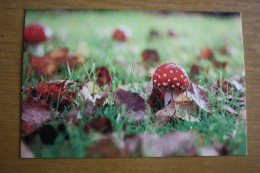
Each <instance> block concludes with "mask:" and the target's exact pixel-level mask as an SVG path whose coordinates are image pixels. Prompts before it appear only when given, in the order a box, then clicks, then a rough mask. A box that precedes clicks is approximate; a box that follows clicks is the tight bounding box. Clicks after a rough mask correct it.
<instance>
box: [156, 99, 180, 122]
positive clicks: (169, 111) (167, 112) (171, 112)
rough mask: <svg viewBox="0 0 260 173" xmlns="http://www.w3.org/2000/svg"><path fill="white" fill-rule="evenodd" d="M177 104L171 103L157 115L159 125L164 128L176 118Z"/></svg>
mask: <svg viewBox="0 0 260 173" xmlns="http://www.w3.org/2000/svg"><path fill="white" fill-rule="evenodd" d="M175 113H176V110H175V104H174V102H171V103H170V104H169V105H167V106H165V107H164V108H163V109H161V110H159V111H157V112H156V113H155V117H156V121H157V123H158V125H160V126H163V125H165V124H167V123H168V122H169V121H170V119H172V118H174V117H175Z"/></svg>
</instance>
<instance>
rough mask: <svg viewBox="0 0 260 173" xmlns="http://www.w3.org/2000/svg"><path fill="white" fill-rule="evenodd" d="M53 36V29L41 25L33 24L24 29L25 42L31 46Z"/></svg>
mask: <svg viewBox="0 0 260 173" xmlns="http://www.w3.org/2000/svg"><path fill="white" fill-rule="evenodd" d="M51 35H52V31H51V29H50V28H49V27H47V26H45V25H42V24H39V23H31V24H29V25H27V26H26V27H25V29H24V40H25V41H26V42H27V43H31V44H37V43H40V42H43V41H46V40H48V39H49V38H50V37H51Z"/></svg>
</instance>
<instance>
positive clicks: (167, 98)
mask: <svg viewBox="0 0 260 173" xmlns="http://www.w3.org/2000/svg"><path fill="white" fill-rule="evenodd" d="M177 96H178V94H177V93H176V92H168V91H167V92H165V94H164V105H165V106H167V105H168V104H170V103H171V102H172V100H175V99H176V98H177Z"/></svg>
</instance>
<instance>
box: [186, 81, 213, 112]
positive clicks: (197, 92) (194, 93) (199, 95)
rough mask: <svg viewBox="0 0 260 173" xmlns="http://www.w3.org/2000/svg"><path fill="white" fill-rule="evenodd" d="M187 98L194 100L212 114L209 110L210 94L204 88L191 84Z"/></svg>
mask: <svg viewBox="0 0 260 173" xmlns="http://www.w3.org/2000/svg"><path fill="white" fill-rule="evenodd" d="M187 96H188V97H189V98H190V99H191V100H194V101H195V103H196V104H197V105H198V106H199V107H200V108H201V109H203V110H205V111H206V112H211V111H210V109H209V100H208V93H207V90H205V89H204V88H203V87H202V86H200V85H198V84H194V83H191V84H190V86H189V88H188V89H187Z"/></svg>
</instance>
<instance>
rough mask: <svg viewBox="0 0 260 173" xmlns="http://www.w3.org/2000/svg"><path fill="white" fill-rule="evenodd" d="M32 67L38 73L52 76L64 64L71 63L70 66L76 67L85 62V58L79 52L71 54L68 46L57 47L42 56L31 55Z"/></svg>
mask: <svg viewBox="0 0 260 173" xmlns="http://www.w3.org/2000/svg"><path fill="white" fill-rule="evenodd" d="M29 59H30V64H31V68H32V69H33V70H34V71H35V72H36V73H37V74H46V75H48V76H49V77H52V76H53V74H54V72H55V71H56V70H57V68H59V67H60V66H61V65H62V64H66V63H67V62H68V63H69V65H70V67H71V68H72V67H75V66H76V65H77V64H83V63H84V58H83V57H82V56H80V55H78V54H76V53H75V54H74V55H73V56H72V57H70V56H69V50H68V49H67V48H55V49H52V50H51V51H49V52H48V53H46V54H45V55H44V56H42V57H38V56H34V55H32V54H30V55H29Z"/></svg>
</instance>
